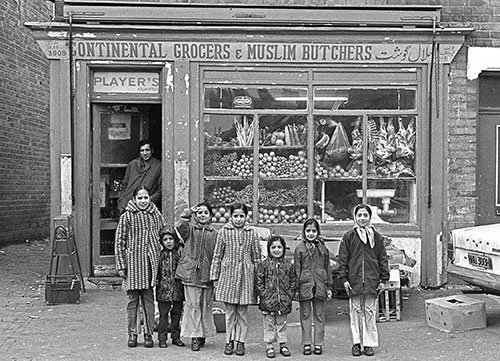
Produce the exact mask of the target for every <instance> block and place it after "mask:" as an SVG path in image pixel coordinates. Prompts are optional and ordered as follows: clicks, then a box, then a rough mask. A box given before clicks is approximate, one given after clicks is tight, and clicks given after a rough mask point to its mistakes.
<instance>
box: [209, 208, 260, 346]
mask: <svg viewBox="0 0 500 361" xmlns="http://www.w3.org/2000/svg"><path fill="white" fill-rule="evenodd" d="M247 215H248V209H247V207H246V205H245V204H242V203H235V204H234V205H232V206H231V222H229V223H228V224H226V225H224V226H223V227H222V228H221V229H220V230H219V233H218V235H217V242H216V244H215V251H214V258H213V261H212V267H211V270H210V279H211V280H213V281H215V287H216V290H215V299H216V300H217V301H220V302H224V303H225V306H226V346H225V348H224V353H225V354H226V355H231V354H232V353H233V349H234V342H235V341H236V354H237V355H239V356H242V355H244V354H245V339H246V335H247V331H248V305H249V304H256V303H257V298H256V295H255V285H254V278H255V269H256V267H257V265H258V264H259V263H260V245H259V239H258V236H257V233H256V232H255V230H254V229H252V228H250V227H249V226H247V225H246V218H247Z"/></svg>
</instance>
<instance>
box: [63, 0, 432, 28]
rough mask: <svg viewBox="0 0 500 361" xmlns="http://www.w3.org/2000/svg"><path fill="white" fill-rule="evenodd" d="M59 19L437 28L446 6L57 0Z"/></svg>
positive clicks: (204, 23) (148, 22)
mask: <svg viewBox="0 0 500 361" xmlns="http://www.w3.org/2000/svg"><path fill="white" fill-rule="evenodd" d="M55 4H56V7H55V8H56V14H55V18H56V20H58V21H61V20H63V19H69V18H70V17H71V18H72V21H73V22H74V23H85V22H91V23H110V22H113V23H115V24H116V23H127V24H141V23H142V24H146V23H147V24H198V25H200V24H203V25H207V24H218V25H220V24H227V25H242V24H251V25H267V24H271V23H272V24H275V25H276V24H281V25H290V26H322V25H323V26H350V27H351V26H356V27H379V26H382V27H416V28H421V27H424V28H429V27H430V28H432V24H433V20H434V21H436V22H437V23H439V21H440V11H441V7H440V6H389V5H379V6H362V7H361V6H310V5H309V6H307V7H306V6H285V5H283V6H266V5H258V6H255V5H243V4H238V5H227V4H221V5H207V4H172V3H168V2H166V1H156V2H151V1H144V2H136V1H130V0H129V1H127V0H121V1H111V0H107V1H106V0H102V1H100V0H94V1H90V0H87V1H77V0H55Z"/></svg>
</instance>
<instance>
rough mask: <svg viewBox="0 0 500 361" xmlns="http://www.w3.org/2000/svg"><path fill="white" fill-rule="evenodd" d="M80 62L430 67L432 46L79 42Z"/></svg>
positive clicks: (49, 48)
mask: <svg viewBox="0 0 500 361" xmlns="http://www.w3.org/2000/svg"><path fill="white" fill-rule="evenodd" d="M42 42H43V41H41V44H40V45H42V48H44V50H45V53H46V54H47V56H48V57H49V58H61V57H64V55H61V54H67V52H66V51H64V47H65V46H66V43H65V42H62V41H61V43H59V44H56V41H50V42H49V41H48V42H46V43H47V44H45V46H43V45H44V44H42ZM458 49H459V46H458V45H453V44H452V45H448V44H441V46H440V47H439V57H440V58H439V61H441V62H443V63H449V62H451V60H452V59H453V57H454V56H455V54H456V53H457V51H458ZM73 51H74V54H73V55H74V57H75V58H76V59H114V60H126V59H134V60H191V61H238V62H240V61H241V62H314V63H367V62H368V63H382V62H383V63H387V62H391V63H410V64H411V63H428V62H430V60H431V57H432V49H431V45H430V44H393V43H392V44H385V43H383V44H378V43H377V44H375V43H372V44H342V43H339V44H337V43H335V44H312V43H232V42H146V41H98V40H82V39H78V40H75V42H74V44H73Z"/></svg>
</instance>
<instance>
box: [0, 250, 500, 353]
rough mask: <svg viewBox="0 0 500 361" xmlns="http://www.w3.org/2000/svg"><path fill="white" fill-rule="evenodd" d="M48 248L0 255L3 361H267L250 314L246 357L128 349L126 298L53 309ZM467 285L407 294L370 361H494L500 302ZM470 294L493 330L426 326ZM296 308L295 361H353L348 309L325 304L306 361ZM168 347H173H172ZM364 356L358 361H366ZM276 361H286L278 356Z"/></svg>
mask: <svg viewBox="0 0 500 361" xmlns="http://www.w3.org/2000/svg"><path fill="white" fill-rule="evenodd" d="M49 256H50V247H49V243H48V241H47V240H39V241H26V242H25V243H18V244H9V245H6V246H3V247H1V248H0V275H1V276H0V360H152V361H154V360H166V359H172V360H189V361H195V360H231V359H232V360H234V359H240V360H264V359H266V356H265V352H264V351H265V345H264V343H263V342H262V318H261V315H260V313H259V311H258V309H257V307H255V306H251V307H250V310H249V313H250V321H249V322H250V327H249V335H248V341H247V343H246V346H247V353H246V355H245V356H243V357H239V356H224V355H223V347H224V333H218V334H217V335H216V336H215V337H211V338H208V340H207V347H206V348H203V349H202V350H201V351H199V352H193V351H191V350H190V348H189V340H184V341H185V342H186V344H187V346H186V347H184V348H180V347H177V346H174V345H171V344H170V342H169V347H168V348H167V349H160V348H159V347H158V345H157V340H156V335H155V338H154V339H155V346H154V348H152V349H146V348H144V347H143V346H142V341H143V339H142V336H139V345H138V347H137V348H128V347H127V346H126V341H127V332H126V313H125V306H126V294H125V293H124V292H123V291H121V290H113V289H111V288H110V287H104V289H102V288H98V287H97V286H96V285H94V284H92V283H90V282H88V281H87V282H86V283H85V286H86V292H85V293H84V292H81V293H80V302H79V303H78V304H59V305H48V304H46V302H45V295H44V292H45V275H46V274H47V272H48V270H49V262H50V258H49ZM473 291H475V290H474V289H473V288H470V287H468V286H465V285H451V286H446V287H442V288H439V289H435V290H426V289H421V288H412V289H409V290H405V292H404V297H403V308H402V315H401V320H400V321H395V322H384V323H378V329H379V338H380V346H379V347H377V348H376V349H375V356H374V357H371V358H370V359H371V360H410V361H411V360H454V361H460V360H467V361H472V360H474V361H481V360H496V359H498V352H499V351H500V346H499V344H498V340H499V339H500V298H499V297H496V296H490V295H485V294H481V293H471V292H473ZM464 292H465V293H467V296H469V297H472V298H474V299H478V300H481V301H484V302H485V304H486V319H487V327H486V328H482V329H477V330H469V331H463V332H457V333H448V332H444V331H440V330H438V329H435V328H432V327H429V326H428V325H427V320H426V315H425V300H427V299H433V298H438V297H444V296H449V295H456V294H462V293H464ZM297 308H298V304H296V303H295V304H294V311H293V312H292V314H291V315H290V317H289V319H288V324H289V327H288V338H289V342H288V344H289V347H290V349H291V352H292V357H290V359H301V360H302V359H310V360H311V361H313V360H314V361H321V360H353V359H356V358H354V357H353V356H351V337H350V332H349V316H348V301H347V300H346V299H343V298H334V299H332V300H330V301H327V318H326V323H327V326H326V335H325V345H324V347H323V355H319V356H318V355H312V356H303V355H302V352H301V351H302V347H301V344H300V337H301V332H300V325H299V321H298V312H297ZM169 341H170V340H169ZM366 358H367V356H361V357H359V358H357V359H358V360H363V359H366ZM276 359H277V360H281V359H284V357H283V356H281V355H279V354H277V356H276Z"/></svg>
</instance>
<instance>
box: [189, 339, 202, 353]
mask: <svg viewBox="0 0 500 361" xmlns="http://www.w3.org/2000/svg"><path fill="white" fill-rule="evenodd" d="M191 350H192V351H200V343H199V342H198V339H197V338H196V337H193V338H192V339H191Z"/></svg>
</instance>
